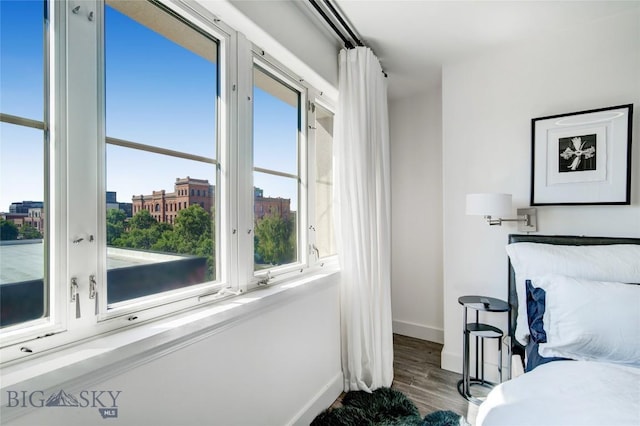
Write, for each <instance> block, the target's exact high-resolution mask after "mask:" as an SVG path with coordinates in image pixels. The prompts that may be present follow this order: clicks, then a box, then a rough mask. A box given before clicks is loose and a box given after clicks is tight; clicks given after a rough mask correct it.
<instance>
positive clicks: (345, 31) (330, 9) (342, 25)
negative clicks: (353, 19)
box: [309, 0, 364, 49]
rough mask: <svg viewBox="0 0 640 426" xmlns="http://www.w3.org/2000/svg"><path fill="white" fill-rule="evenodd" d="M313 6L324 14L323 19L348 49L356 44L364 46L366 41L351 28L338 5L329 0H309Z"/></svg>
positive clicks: (321, 14)
mask: <svg viewBox="0 0 640 426" xmlns="http://www.w3.org/2000/svg"><path fill="white" fill-rule="evenodd" d="M309 3H311V5H312V6H313V8H314V9H315V10H316V11H317V12H318V13H319V14H320V16H322V19H324V20H325V22H326V23H327V24H328V25H329V26H330V27H331V29H332V30H333V31H334V32H335V33H336V35H337V36H338V37H340V39H341V40H342V41H343V42H344V46H345V47H346V48H347V49H353V48H354V47H356V46H364V43H363V42H362V41H361V40H360V38H359V37H358V36H357V35H356V31H355V30H353V29H352V28H351V26H350V25H349V24H348V23H347V21H346V20H345V19H344V18H343V17H342V15H341V13H340V12H339V11H338V7H337V6H334V5H332V4H331V2H330V1H329V0H309Z"/></svg>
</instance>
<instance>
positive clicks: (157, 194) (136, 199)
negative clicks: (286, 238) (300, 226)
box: [131, 176, 291, 224]
mask: <svg viewBox="0 0 640 426" xmlns="http://www.w3.org/2000/svg"><path fill="white" fill-rule="evenodd" d="M131 201H132V204H133V211H132V213H133V214H134V215H135V214H136V213H138V212H139V211H141V210H148V211H149V213H151V216H153V217H154V218H155V219H156V220H157V221H158V222H167V223H171V224H173V223H175V219H176V216H177V215H178V212H179V211H180V210H183V209H186V208H187V207H189V206H190V205H193V204H199V205H200V206H201V207H202V208H203V209H205V211H207V212H211V211H212V209H213V206H214V203H215V187H214V186H213V185H210V184H209V181H208V180H206V179H194V178H191V177H189V176H187V177H186V178H177V179H176V182H175V184H174V190H173V192H167V191H165V190H164V189H162V190H159V191H153V193H152V194H150V195H135V196H133V198H132V199H131ZM267 214H276V215H278V216H280V217H283V218H289V217H290V216H291V200H290V199H289V198H280V197H277V198H272V197H264V196H263V191H262V189H260V188H254V216H255V218H256V220H257V219H261V218H262V217H264V216H265V215H267Z"/></svg>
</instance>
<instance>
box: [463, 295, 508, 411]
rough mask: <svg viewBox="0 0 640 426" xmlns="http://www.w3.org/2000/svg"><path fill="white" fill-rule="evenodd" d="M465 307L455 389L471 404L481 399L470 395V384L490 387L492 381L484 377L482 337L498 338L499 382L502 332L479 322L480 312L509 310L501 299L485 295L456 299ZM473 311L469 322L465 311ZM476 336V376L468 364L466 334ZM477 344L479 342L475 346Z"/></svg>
mask: <svg viewBox="0 0 640 426" xmlns="http://www.w3.org/2000/svg"><path fill="white" fill-rule="evenodd" d="M458 303H460V304H461V305H462V306H463V308H464V316H463V327H464V329H463V333H464V338H463V341H462V346H463V361H462V363H463V364H462V380H460V381H459V382H458V392H459V393H460V395H462V396H463V397H464V398H465V399H467V400H468V401H471V402H473V403H474V404H480V403H481V402H482V400H480V399H479V398H477V397H475V396H473V394H472V393H471V386H472V385H479V386H483V387H486V388H492V387H493V386H495V383H491V382H489V381H487V380H485V379H484V341H485V339H497V341H498V373H499V374H500V381H502V337H503V336H504V333H503V332H502V330H500V329H499V328H497V327H494V326H492V325H489V324H482V323H480V321H479V313H480V311H484V312H509V310H510V309H511V308H510V306H509V304H508V303H507V302H505V301H504V300H500V299H496V298H494V297H486V296H461V297H460V298H458ZM468 309H473V310H475V311H476V318H475V322H471V323H470V322H468V320H467V310H468ZM470 336H474V337H475V350H476V365H475V376H473V377H471V373H470V366H469V337H470ZM478 343H479V344H480V345H478ZM478 364H480V374H478V370H479V368H478Z"/></svg>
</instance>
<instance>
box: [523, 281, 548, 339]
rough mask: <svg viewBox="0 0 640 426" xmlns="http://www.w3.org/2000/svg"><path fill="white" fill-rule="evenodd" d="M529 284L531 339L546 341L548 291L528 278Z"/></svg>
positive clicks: (528, 304)
mask: <svg viewBox="0 0 640 426" xmlns="http://www.w3.org/2000/svg"><path fill="white" fill-rule="evenodd" d="M525 284H526V286H527V320H528V321H529V333H530V335H531V340H533V341H534V342H535V343H546V342H547V333H546V332H545V331H544V322H543V320H542V318H543V316H544V308H545V298H546V293H545V291H544V290H543V289H541V288H536V287H534V286H533V285H532V284H531V280H526V281H525Z"/></svg>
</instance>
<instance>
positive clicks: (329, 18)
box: [309, 0, 388, 77]
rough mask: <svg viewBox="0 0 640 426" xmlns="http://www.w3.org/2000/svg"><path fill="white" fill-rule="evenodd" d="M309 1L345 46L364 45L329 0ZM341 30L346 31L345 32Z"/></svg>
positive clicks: (337, 8)
mask: <svg viewBox="0 0 640 426" xmlns="http://www.w3.org/2000/svg"><path fill="white" fill-rule="evenodd" d="M309 3H310V4H311V5H312V6H313V8H314V9H315V10H316V12H318V14H319V15H320V16H321V17H322V19H324V21H325V22H326V23H327V24H328V25H329V27H331V29H332V30H333V32H334V33H336V35H337V36H338V37H340V39H341V40H342V42H343V43H344V47H345V48H347V49H353V48H355V47H356V46H366V45H365V44H364V43H363V42H362V40H361V39H360V37H359V36H358V34H357V32H356V31H355V29H353V28H352V26H351V25H350V24H349V23H348V22H347V20H346V19H345V18H344V17H343V16H342V13H341V12H340V11H339V7H338V6H337V5H335V6H334V5H333V4H332V3H331V1H330V0H309ZM340 28H342V29H340ZM343 30H344V31H346V34H345V32H343ZM381 67H382V64H381ZM382 74H384V76H385V77H388V75H387V73H386V72H385V71H384V69H383V70H382Z"/></svg>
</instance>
